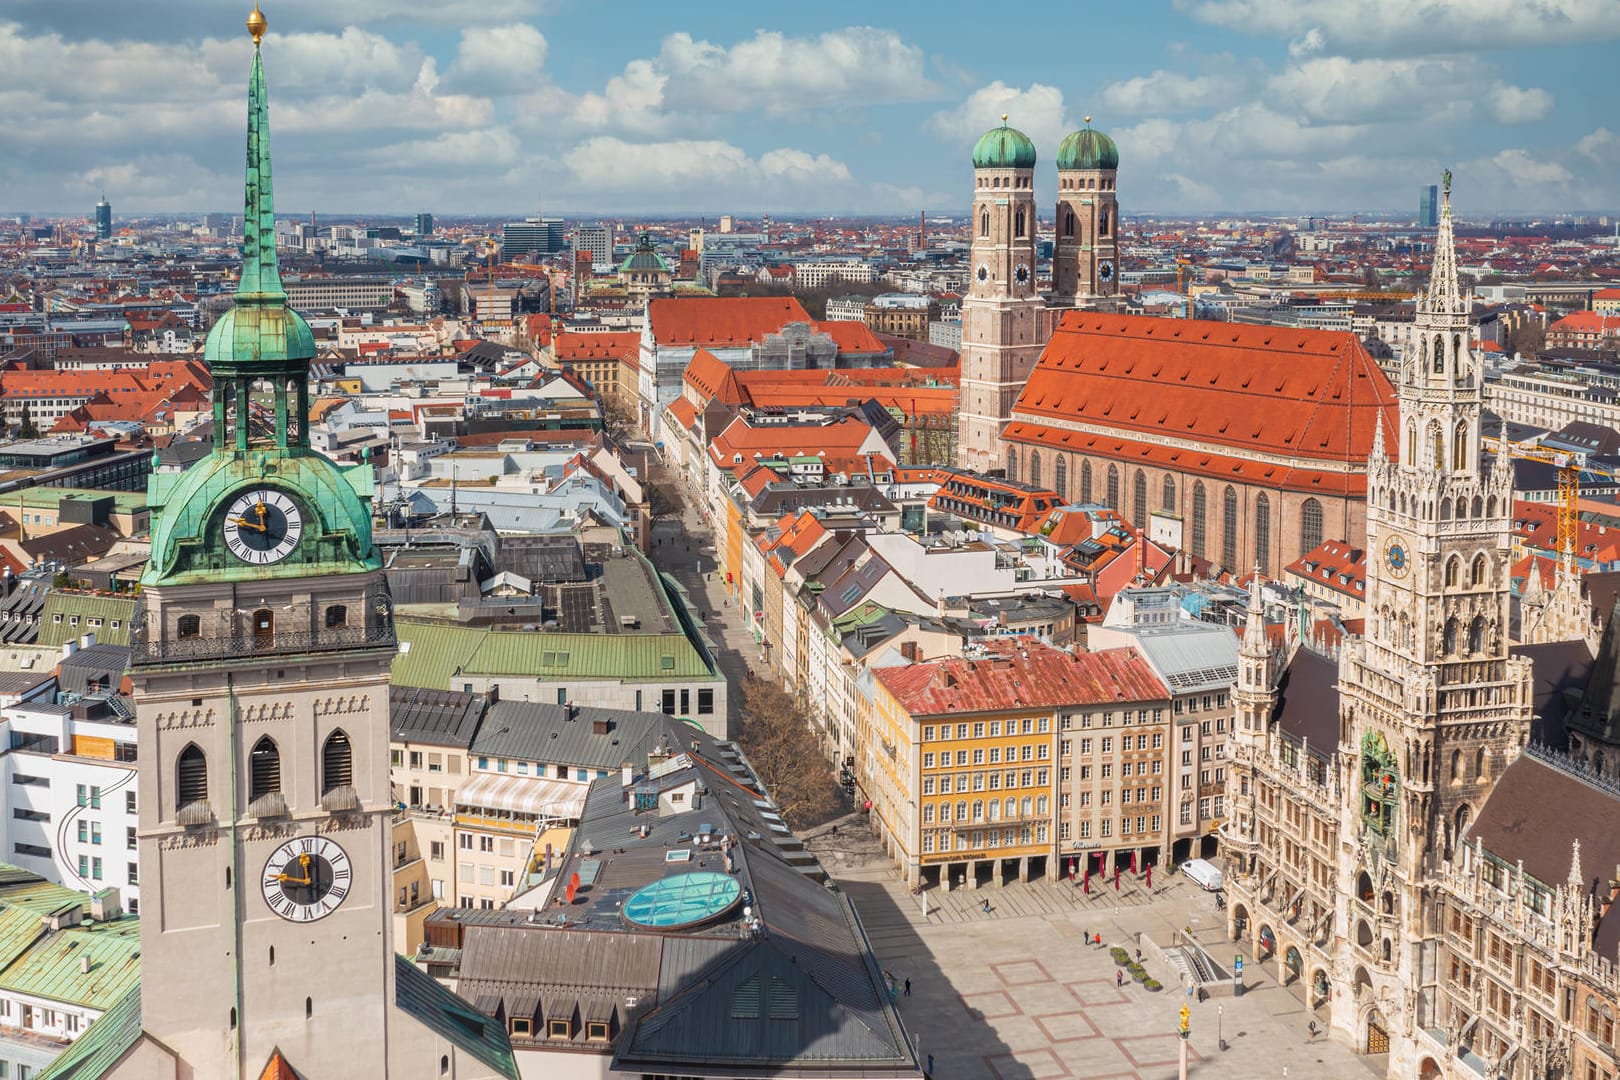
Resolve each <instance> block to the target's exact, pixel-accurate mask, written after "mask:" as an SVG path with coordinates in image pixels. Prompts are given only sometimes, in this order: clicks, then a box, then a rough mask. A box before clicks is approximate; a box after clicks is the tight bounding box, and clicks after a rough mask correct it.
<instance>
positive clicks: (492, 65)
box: [444, 23, 548, 94]
mask: <svg viewBox="0 0 1620 1080" xmlns="http://www.w3.org/2000/svg"><path fill="white" fill-rule="evenodd" d="M547 48H548V47H547V44H546V38H545V35H544V34H542V33H540V31H538V30H536V29H535V28H534V27H532V26H530V25H529V24H527V23H514V24H512V25H511V26H483V27H470V28H468V29H466V30H463V31H462V32H461V45H460V47H459V48H458V49H457V50H456V58H455V60H454V61H453V62H452V63H451V65H450V68H449V70H447V71H446V72H445V73H444V77H445V80H446V81H447V82H448V83H450V84H451V85H452V86H455V87H457V88H460V89H464V90H474V91H477V92H480V93H486V94H487V93H497V94H498V93H510V92H515V91H521V90H525V89H528V88H529V87H531V86H533V85H534V84H535V83H536V82H538V81H539V79H540V77H541V70H542V69H543V68H544V67H545V64H546V53H547Z"/></svg>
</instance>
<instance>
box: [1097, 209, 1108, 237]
mask: <svg viewBox="0 0 1620 1080" xmlns="http://www.w3.org/2000/svg"><path fill="white" fill-rule="evenodd" d="M1108 229H1109V222H1108V207H1106V206H1105V207H1103V208H1102V209H1101V210H1100V211H1098V212H1097V235H1098V236H1107V235H1108Z"/></svg>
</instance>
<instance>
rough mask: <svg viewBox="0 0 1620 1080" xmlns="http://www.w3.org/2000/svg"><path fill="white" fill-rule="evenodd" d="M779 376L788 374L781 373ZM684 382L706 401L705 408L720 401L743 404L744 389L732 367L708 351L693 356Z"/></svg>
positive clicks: (728, 403)
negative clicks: (713, 402)
mask: <svg viewBox="0 0 1620 1080" xmlns="http://www.w3.org/2000/svg"><path fill="white" fill-rule="evenodd" d="M779 374H786V373H785V372H781V373H779ZM682 378H683V379H684V381H685V382H686V383H687V384H688V385H690V386H691V387H692V389H694V390H696V391H697V392H698V396H699V397H701V398H702V399H703V401H704V405H705V407H707V405H708V404H709V403H710V402H712V401H715V400H716V399H718V400H719V401H720V403H721V404H722V405H740V404H742V402H743V392H742V388H741V387H740V386H739V385H738V382H737V377H736V374H735V373H734V372H733V371H732V370H731V365H730V364H727V363H725V362H724V361H722V360H721V359H720V358H719V357H717V356H715V355H714V353H712V352H710V351H709V350H708V349H702V348H700V349H698V350H697V351H696V352H694V353H693V354H692V359H691V361H690V362H689V363H688V364H687V365H686V372H685V374H684V375H683V376H682Z"/></svg>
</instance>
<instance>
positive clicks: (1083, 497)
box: [1080, 458, 1091, 503]
mask: <svg viewBox="0 0 1620 1080" xmlns="http://www.w3.org/2000/svg"><path fill="white" fill-rule="evenodd" d="M1080 501H1081V502H1083V503H1088V502H1090V501H1091V459H1090V458H1087V459H1085V460H1083V461H1081V462H1080Z"/></svg>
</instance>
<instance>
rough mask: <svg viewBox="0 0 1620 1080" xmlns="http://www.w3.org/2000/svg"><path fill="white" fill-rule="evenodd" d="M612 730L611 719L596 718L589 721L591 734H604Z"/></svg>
mask: <svg viewBox="0 0 1620 1080" xmlns="http://www.w3.org/2000/svg"><path fill="white" fill-rule="evenodd" d="M612 730H613V722H612V721H611V720H604V719H601V718H598V719H596V720H592V721H591V734H592V735H606V734H607V733H608V732H610V731H612Z"/></svg>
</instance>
